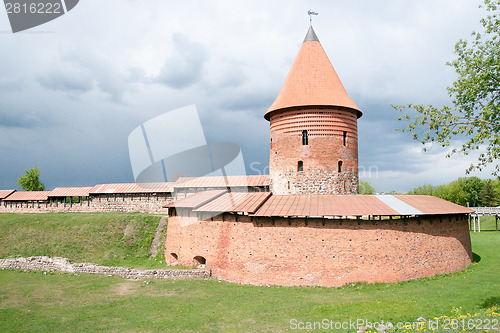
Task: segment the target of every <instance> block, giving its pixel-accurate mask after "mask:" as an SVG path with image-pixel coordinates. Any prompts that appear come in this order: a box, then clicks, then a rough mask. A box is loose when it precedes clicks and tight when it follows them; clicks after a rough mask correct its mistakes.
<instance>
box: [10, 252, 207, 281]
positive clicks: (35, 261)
mask: <svg viewBox="0 0 500 333" xmlns="http://www.w3.org/2000/svg"><path fill="white" fill-rule="evenodd" d="M0 269H21V270H29V271H46V272H51V271H59V272H67V273H85V274H100V275H108V276H120V277H123V278H126V279H151V278H154V279H186V278H209V277H210V271H208V270H204V269H135V268H128V267H107V266H100V265H96V264H91V263H75V264H71V262H70V260H69V259H67V258H59V257H29V258H13V259H0Z"/></svg>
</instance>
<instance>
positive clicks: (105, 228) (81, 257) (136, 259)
mask: <svg viewBox="0 0 500 333" xmlns="http://www.w3.org/2000/svg"><path fill="white" fill-rule="evenodd" d="M159 220H160V216H154V215H148V214H138V213H134V214H124V213H59V214H0V244H2V246H0V258H14V257H29V256H44V255H45V256H55V257H66V258H69V259H71V260H72V261H73V262H92V263H96V264H100V265H105V266H127V267H153V268H154V267H163V268H165V264H162V263H160V261H161V262H164V261H165V258H164V251H163V250H159V251H158V255H157V257H156V258H150V253H149V250H150V248H151V244H152V241H153V238H154V235H155V231H156V228H157V226H158V223H159ZM165 229H166V228H165ZM165 229H164V231H163V232H165ZM163 239H164V238H163Z"/></svg>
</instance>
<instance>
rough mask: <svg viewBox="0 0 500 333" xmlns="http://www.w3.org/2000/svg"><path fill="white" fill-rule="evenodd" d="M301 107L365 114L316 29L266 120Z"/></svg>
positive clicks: (309, 33) (312, 31)
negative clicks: (332, 61)
mask: <svg viewBox="0 0 500 333" xmlns="http://www.w3.org/2000/svg"><path fill="white" fill-rule="evenodd" d="M300 106H339V107H346V108H350V109H353V110H356V111H357V114H358V118H359V117H361V115H362V112H361V110H360V109H359V108H358V107H357V106H356V104H355V103H354V102H353V101H352V100H351V98H350V97H349V95H348V94H347V91H346V90H345V88H344V86H343V84H342V82H341V81H340V78H339V76H338V75H337V72H336V71H335V69H334V68H333V66H332V64H331V62H330V60H329V59H328V56H327V54H326V52H325V50H324V49H323V46H321V43H320V42H319V40H318V37H317V36H316V33H315V32H314V29H313V28H312V27H310V28H309V30H308V32H307V35H306V38H305V40H304V42H303V43H302V46H301V48H300V50H299V53H298V54H297V57H296V58H295V61H294V62H293V65H292V68H291V69H290V71H289V72H288V76H287V77H286V79H285V83H284V84H283V86H282V88H281V90H280V92H279V94H278V97H276V100H275V101H274V103H273V104H272V105H271V107H270V108H269V109H268V110H267V112H266V114H265V115H264V118H266V119H267V120H269V119H270V114H271V113H272V112H274V111H277V110H280V109H286V108H291V107H300Z"/></svg>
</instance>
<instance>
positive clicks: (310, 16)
mask: <svg viewBox="0 0 500 333" xmlns="http://www.w3.org/2000/svg"><path fill="white" fill-rule="evenodd" d="M307 14H308V15H309V23H310V24H311V25H312V24H313V18H312V16H313V15H318V13H316V12H313V11H311V10H310V9H309V10H308V11H307Z"/></svg>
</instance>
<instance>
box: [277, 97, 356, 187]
mask: <svg viewBox="0 0 500 333" xmlns="http://www.w3.org/2000/svg"><path fill="white" fill-rule="evenodd" d="M270 132H271V135H270V137H271V143H270V146H271V153H270V161H269V170H270V178H271V188H272V192H273V193H274V194H357V193H358V190H359V180H358V132H357V112H355V111H354V110H350V109H346V108H340V107H314V108H313V107H311V108H294V109H291V110H282V111H277V112H274V113H273V114H271V116H270Z"/></svg>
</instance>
